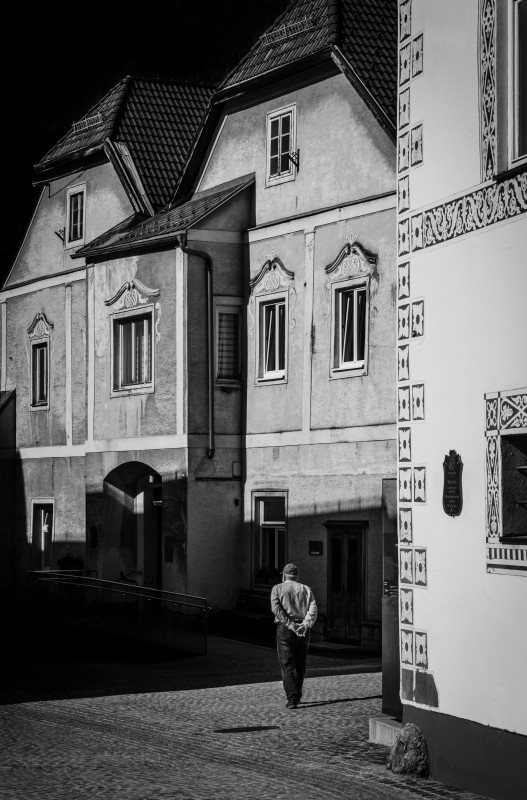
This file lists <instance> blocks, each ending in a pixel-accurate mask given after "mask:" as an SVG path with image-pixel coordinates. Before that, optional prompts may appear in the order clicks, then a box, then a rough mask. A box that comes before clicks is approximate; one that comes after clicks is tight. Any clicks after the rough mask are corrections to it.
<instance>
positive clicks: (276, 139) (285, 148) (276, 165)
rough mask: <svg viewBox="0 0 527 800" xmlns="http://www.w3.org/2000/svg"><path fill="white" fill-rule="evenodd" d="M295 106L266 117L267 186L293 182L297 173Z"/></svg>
mask: <svg viewBox="0 0 527 800" xmlns="http://www.w3.org/2000/svg"><path fill="white" fill-rule="evenodd" d="M295 148H296V106H294V105H293V106H288V107H287V108H281V109H280V110H279V111H273V112H271V113H269V114H268V115H267V184H268V185H269V184H273V183H283V182H285V181H291V180H294V178H295V177H296V172H297V164H298V155H297V152H296V150H295Z"/></svg>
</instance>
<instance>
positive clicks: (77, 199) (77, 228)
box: [66, 183, 86, 247]
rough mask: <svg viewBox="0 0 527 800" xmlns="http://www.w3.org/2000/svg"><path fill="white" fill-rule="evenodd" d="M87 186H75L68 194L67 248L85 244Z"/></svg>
mask: <svg viewBox="0 0 527 800" xmlns="http://www.w3.org/2000/svg"><path fill="white" fill-rule="evenodd" d="M85 198H86V184H84V183H83V184H81V185H79V186H73V187H72V188H71V189H68V192H67V207H66V247H70V246H77V245H81V244H83V243H84V227H85V206H86V203H85Z"/></svg>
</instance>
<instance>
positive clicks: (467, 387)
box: [397, 0, 527, 798]
mask: <svg viewBox="0 0 527 800" xmlns="http://www.w3.org/2000/svg"><path fill="white" fill-rule="evenodd" d="M526 47H527V3H526V2H524V0H523V1H522V0H510V2H509V0H503V1H501V0H497V2H496V0H482V2H480V3H464V4H460V3H456V2H453V1H452V2H450V0H446V2H442V3H440V4H438V3H435V4H434V3H428V2H425V0H403V2H400V3H399V81H398V95H399V103H398V222H397V224H398V324H397V339H398V341H397V370H398V374H397V383H398V388H397V393H398V442H397V448H398V506H399V508H398V515H399V557H400V571H399V575H400V637H401V638H400V645H401V698H402V702H403V706H404V713H403V721H405V722H408V721H411V722H415V723H417V724H418V725H419V726H420V727H421V729H422V731H423V732H424V734H425V737H426V738H427V741H428V746H429V750H430V757H431V775H432V777H436V778H439V779H441V780H443V781H445V782H448V783H452V784H455V785H458V786H462V787H465V788H468V789H471V790H473V791H476V792H479V793H481V794H484V795H488V796H491V797H496V798H520V797H524V796H525V793H526V791H527V783H526V779H525V772H524V770H523V767H522V764H523V763H524V762H525V757H526V755H527V738H526V736H527V727H526V723H525V720H526V718H527V694H526V692H525V687H524V686H523V681H522V665H523V664H524V663H525V660H526V657H527V649H526V646H527V645H526V638H525V636H524V635H523V632H522V631H523V621H522V610H521V609H522V608H523V605H524V603H525V598H526V590H527V584H526V578H527V538H526V534H527V516H526V511H525V507H526V504H525V497H526V491H525V490H526V489H527V483H526V480H527V479H526V474H527V473H526V467H527V462H526V458H527V456H526V453H527V448H526V441H527V416H526V413H525V412H526V408H527V406H526V403H527V388H526V387H527V351H526V342H527V326H526V315H525V313H524V304H525V297H526V295H527V274H526V271H525V248H526V246H527V215H526V212H527V145H526V142H527V140H526V127H525V120H526V119H527V102H526V100H527V94H526V86H527V80H526V71H525V68H526V64H527V55H526Z"/></svg>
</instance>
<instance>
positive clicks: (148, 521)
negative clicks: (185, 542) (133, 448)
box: [98, 461, 162, 589]
mask: <svg viewBox="0 0 527 800" xmlns="http://www.w3.org/2000/svg"><path fill="white" fill-rule="evenodd" d="M161 502H162V481H161V477H160V475H158V473H157V472H155V471H154V470H152V469H151V468H150V467H148V466H147V465H146V464H143V463H141V462H138V461H129V462H127V463H125V464H121V465H120V466H119V467H116V468H115V469H114V470H112V472H110V473H109V474H108V475H107V476H106V478H105V480H104V503H103V524H102V531H101V535H100V537H98V538H99V543H98V544H99V562H100V565H99V569H98V572H99V575H101V576H102V577H103V578H105V579H106V580H111V581H116V580H119V579H121V580H125V581H129V582H131V583H136V584H138V585H140V586H148V587H150V588H152V589H162V575H161V568H162V562H161V532H162V518H161V513H162V509H161Z"/></svg>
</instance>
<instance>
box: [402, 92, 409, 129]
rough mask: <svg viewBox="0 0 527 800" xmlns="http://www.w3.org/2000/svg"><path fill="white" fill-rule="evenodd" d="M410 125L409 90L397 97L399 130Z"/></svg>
mask: <svg viewBox="0 0 527 800" xmlns="http://www.w3.org/2000/svg"><path fill="white" fill-rule="evenodd" d="M409 124H410V89H405V90H404V91H403V92H401V93H400V95H399V128H405V127H406V125H409Z"/></svg>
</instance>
